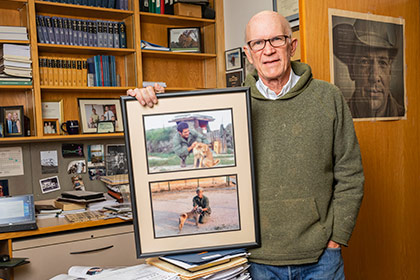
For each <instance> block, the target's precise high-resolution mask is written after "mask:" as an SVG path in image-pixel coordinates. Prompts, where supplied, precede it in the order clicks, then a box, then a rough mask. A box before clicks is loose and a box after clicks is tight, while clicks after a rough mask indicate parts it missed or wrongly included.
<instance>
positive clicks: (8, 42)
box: [0, 40, 29, 45]
mask: <svg viewBox="0 0 420 280" xmlns="http://www.w3.org/2000/svg"><path fill="white" fill-rule="evenodd" d="M0 44H26V45H28V44H29V40H24V41H22V40H0Z"/></svg>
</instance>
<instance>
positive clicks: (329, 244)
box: [327, 240, 341, 248]
mask: <svg viewBox="0 0 420 280" xmlns="http://www.w3.org/2000/svg"><path fill="white" fill-rule="evenodd" d="M340 247H341V245H340V244H338V243H336V242H334V241H332V240H330V241H329V242H328V244H327V248H340Z"/></svg>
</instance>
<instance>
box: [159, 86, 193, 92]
mask: <svg viewBox="0 0 420 280" xmlns="http://www.w3.org/2000/svg"><path fill="white" fill-rule="evenodd" d="M192 90H197V88H186V87H167V88H165V92H171V91H192Z"/></svg>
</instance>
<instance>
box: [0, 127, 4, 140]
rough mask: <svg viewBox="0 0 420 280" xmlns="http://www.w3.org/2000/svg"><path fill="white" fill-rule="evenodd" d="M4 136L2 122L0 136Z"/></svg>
mask: <svg viewBox="0 0 420 280" xmlns="http://www.w3.org/2000/svg"><path fill="white" fill-rule="evenodd" d="M3 137H4V130H3V124H2V123H0V138H3Z"/></svg>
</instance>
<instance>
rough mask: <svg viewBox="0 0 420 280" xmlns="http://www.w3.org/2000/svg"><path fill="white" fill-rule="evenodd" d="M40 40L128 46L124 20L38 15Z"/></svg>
mask: <svg viewBox="0 0 420 280" xmlns="http://www.w3.org/2000/svg"><path fill="white" fill-rule="evenodd" d="M36 25H37V33H38V42H39V43H44V44H58V45H71V46H89V47H100V48H127V38H126V26H125V23H124V22H116V21H104V20H83V19H71V18H61V17H49V16H41V15H37V16H36Z"/></svg>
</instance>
